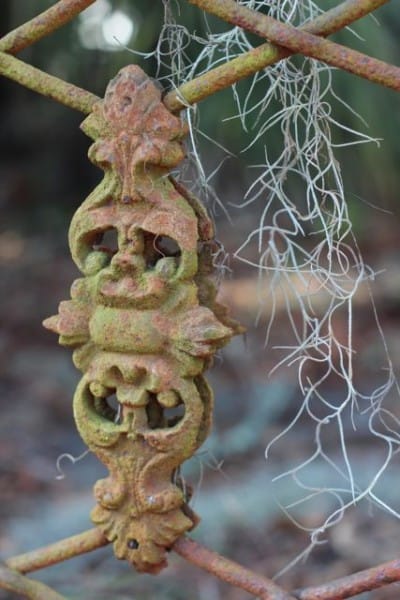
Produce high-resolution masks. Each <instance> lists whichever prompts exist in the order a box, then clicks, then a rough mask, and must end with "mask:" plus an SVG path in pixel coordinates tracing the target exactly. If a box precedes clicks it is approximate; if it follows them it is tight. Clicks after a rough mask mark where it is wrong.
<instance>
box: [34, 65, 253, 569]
mask: <svg viewBox="0 0 400 600" xmlns="http://www.w3.org/2000/svg"><path fill="white" fill-rule="evenodd" d="M82 129H83V131H84V132H85V133H87V134H88V135H89V136H90V137H91V138H92V139H93V140H95V143H94V144H93V145H92V146H91V148H90V151H89V158H90V160H91V161H92V162H93V163H94V164H96V165H98V166H99V167H101V168H102V169H103V170H104V172H105V177H104V179H103V181H102V182H101V183H100V185H99V186H98V187H97V188H96V189H95V190H94V191H93V192H92V193H91V194H90V195H89V197H88V198H87V199H86V200H85V202H84V203H83V204H82V205H81V207H80V208H79V209H78V210H77V212H76V214H75V216H74V217H73V220H72V223H71V228H70V246H71V251H72V256H73V258H74V261H75V263H76V264H77V266H78V267H79V269H80V270H81V271H82V273H83V274H84V277H83V278H82V279H78V280H76V281H75V282H74V283H73V285H72V289H71V297H72V299H71V300H68V301H66V302H61V304H60V308H59V314H58V315H57V316H55V317H51V318H49V319H47V320H46V321H45V326H46V327H48V328H49V329H52V330H53V331H55V332H57V333H58V334H59V336H60V343H61V344H64V345H69V346H72V347H73V348H74V354H73V358H74V363H75V365H76V366H77V367H78V368H79V369H81V370H82V371H83V373H84V376H83V378H82V380H81V382H80V384H79V385H78V388H77V390H76V393H75V398H74V414H75V418H76V423H77V427H78V429H79V432H80V434H81V436H82V438H83V439H84V441H85V442H86V444H87V445H88V447H89V448H90V449H91V450H92V451H93V452H94V453H95V454H96V455H97V456H98V457H99V459H100V460H101V461H102V462H103V463H104V464H105V465H106V466H107V468H108V470H109V473H110V474H109V476H108V477H107V478H106V479H103V480H100V481H98V482H97V483H96V485H95V497H96V500H97V505H96V507H95V508H94V510H93V511H92V515H91V516H92V520H93V522H94V523H95V524H96V525H97V526H98V527H100V528H101V530H102V531H103V533H104V535H105V536H106V537H107V539H109V540H110V541H113V542H114V550H115V554H116V556H117V557H118V558H125V559H127V560H129V561H130V562H131V563H132V564H133V565H135V567H136V568H137V569H138V570H139V571H146V572H150V573H156V572H158V571H159V570H160V569H161V568H162V567H163V566H165V565H166V559H165V553H166V550H167V549H168V548H169V547H170V546H171V545H172V544H173V543H174V542H175V541H176V539H177V538H178V537H179V536H181V535H182V534H184V533H185V532H186V531H188V530H189V529H191V528H192V527H193V526H194V525H195V524H196V522H197V517H196V516H195V515H194V513H193V512H192V511H191V510H190V508H189V507H188V504H187V501H188V498H187V494H186V493H185V489H184V486H183V485H182V483H181V481H180V479H179V477H178V475H177V472H178V468H179V466H180V465H181V464H182V462H183V461H185V460H186V459H187V458H189V457H190V456H192V455H193V453H194V452H195V451H196V450H197V448H198V447H199V446H200V445H201V444H202V443H203V441H204V439H205V438H206V436H207V434H208V431H209V427H210V423H211V413H212V393H211V390H210V388H209V387H208V385H207V383H206V381H205V379H204V377H203V375H202V373H203V371H204V370H205V369H206V368H207V367H208V366H209V365H210V362H211V360H212V357H213V355H214V353H215V352H216V350H217V349H218V348H220V347H221V346H223V345H224V344H226V343H227V342H228V340H229V339H230V338H231V336H232V335H233V334H235V333H239V332H240V331H241V328H240V327H239V325H238V324H237V323H235V322H234V321H232V320H231V319H229V318H228V316H227V314H226V310H225V308H224V307H223V306H221V305H220V304H218V303H217V302H216V288H215V285H214V284H213V281H212V279H211V273H212V270H213V268H212V255H213V249H214V242H213V235H214V234H213V226H212V223H211V221H210V218H209V217H208V215H207V213H206V211H205V209H204V207H203V206H202V205H201V204H200V203H199V201H198V200H197V199H196V198H194V197H192V196H191V195H190V194H189V193H188V192H187V190H185V189H184V188H183V187H182V186H180V185H179V184H177V183H176V182H175V181H174V180H173V179H172V178H171V177H170V176H169V175H168V173H169V171H170V169H171V168H172V167H175V166H176V165H177V164H178V163H179V162H180V161H181V160H182V159H183V158H184V156H185V154H184V150H183V147H182V140H183V138H184V136H185V134H186V127H185V125H184V124H183V123H182V122H181V121H180V119H179V118H178V117H177V116H175V115H173V114H172V113H170V112H169V111H168V110H167V109H166V107H165V106H164V105H163V103H162V102H161V91H160V89H159V88H158V87H157V86H156V85H155V83H154V82H153V81H152V80H151V79H149V78H148V77H147V76H146V75H145V73H144V72H143V71H142V70H141V69H140V68H139V67H137V66H135V65H131V66H128V67H125V68H124V69H122V70H121V71H120V72H119V74H118V75H117V76H116V77H115V78H114V79H113V80H112V81H111V82H110V84H109V85H108V87H107V90H106V94H105V98H104V100H103V101H102V102H99V103H98V104H96V106H95V108H94V110H93V113H91V115H90V116H89V117H88V118H87V119H86V120H85V121H84V122H83V125H82ZM113 396H114V397H115V400H114V403H113V401H112V398H113Z"/></svg>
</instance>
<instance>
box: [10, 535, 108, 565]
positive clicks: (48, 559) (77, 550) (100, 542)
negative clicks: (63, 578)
mask: <svg viewBox="0 0 400 600" xmlns="http://www.w3.org/2000/svg"><path fill="white" fill-rule="evenodd" d="M108 543H109V542H108V540H106V538H105V537H104V535H103V534H102V533H101V531H100V530H99V529H89V530H88V531H84V532H83V533H79V534H78V535H74V536H72V537H69V538H66V539H63V540H60V541H58V542H55V543H54V544H50V545H48V546H44V547H43V548H38V549H37V550H32V551H31V552H26V553H25V554H20V555H19V556H14V557H12V558H9V559H8V560H6V563H5V564H6V565H7V567H8V568H10V569H13V570H14V571H18V572H19V573H31V572H32V571H38V570H39V569H44V568H45V567H50V566H51V565H55V564H57V563H59V562H62V561H64V560H68V559H70V558H73V557H74V556H79V555H80V554H85V553H86V552H92V550H96V549H97V548H101V547H102V546H106V545H107V544H108Z"/></svg>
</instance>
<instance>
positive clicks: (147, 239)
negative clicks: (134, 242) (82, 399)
mask: <svg viewBox="0 0 400 600" xmlns="http://www.w3.org/2000/svg"><path fill="white" fill-rule="evenodd" d="M144 244H145V258H146V265H147V267H148V268H151V267H155V265H156V264H157V262H158V261H159V260H160V259H162V258H167V257H171V258H174V259H175V261H176V265H177V266H178V265H179V260H180V256H181V250H180V248H179V245H178V243H177V242H176V241H175V240H174V239H172V238H171V237H169V236H167V235H155V234H154V233H150V232H149V231H145V232H144Z"/></svg>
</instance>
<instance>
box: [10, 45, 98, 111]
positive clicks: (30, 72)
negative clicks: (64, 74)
mask: <svg viewBox="0 0 400 600" xmlns="http://www.w3.org/2000/svg"><path fill="white" fill-rule="evenodd" d="M0 74H1V75H3V76H4V77H7V78H8V79H11V80H12V81H16V82H17V83H19V84H20V85H23V86H24V87H26V88H28V89H30V90H32V91H34V92H37V93H38V94H42V95H43V96H46V97H47V98H51V99H52V100H56V102H60V103H61V104H64V105H65V106H68V107H69V108H72V109H74V110H78V111H80V112H83V113H84V114H89V113H90V112H91V111H92V109H93V106H94V104H95V103H96V102H99V101H100V98H99V97H98V96H96V95H95V94H92V93H91V92H88V91H87V90H83V89H82V88H80V87H77V86H76V85H73V84H71V83H67V82H66V81H63V80H62V79H58V77H54V75H49V74H48V73H44V72H43V71H41V70H40V69H37V68H35V67H32V66H31V65H28V64H26V63H24V62H23V61H22V60H19V59H18V58H15V56H11V54H7V53H5V52H0Z"/></svg>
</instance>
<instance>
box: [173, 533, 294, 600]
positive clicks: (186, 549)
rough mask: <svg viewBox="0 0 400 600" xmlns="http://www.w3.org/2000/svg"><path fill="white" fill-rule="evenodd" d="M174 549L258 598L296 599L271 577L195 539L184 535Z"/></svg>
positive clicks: (198, 565) (274, 599)
mask: <svg viewBox="0 0 400 600" xmlns="http://www.w3.org/2000/svg"><path fill="white" fill-rule="evenodd" d="M173 550H174V551H175V552H177V553H178V554H179V555H180V556H182V557H183V558H185V559H186V560H188V561H190V562H191V563H193V564H194V565H196V566H197V567H200V568H201V569H204V570H206V571H208V572H209V573H212V574H213V575H215V576H216V577H218V578H220V579H222V580H223V581H226V582H227V583H230V584H231V585H233V586H235V587H238V588H241V589H242V590H246V592H249V593H250V594H254V596H256V597H257V598H262V599H263V600H294V597H293V596H291V595H290V594H289V593H288V592H285V591H284V590H283V589H282V588H280V587H279V586H278V585H277V584H276V583H274V582H273V581H271V580H270V579H267V578H266V577H263V576H262V575H257V573H254V571H250V570H249V569H246V568H245V567H242V566H241V565H239V564H238V563H235V562H234V561H232V560H229V559H228V558H225V556H221V555H220V554H218V553H217V552H214V551H213V550H209V549H208V548H206V547H205V546H203V545H202V544H198V543H197V542H195V541H194V540H190V539H188V538H186V537H182V538H180V539H179V540H178V541H177V542H175V544H174V546H173Z"/></svg>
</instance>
